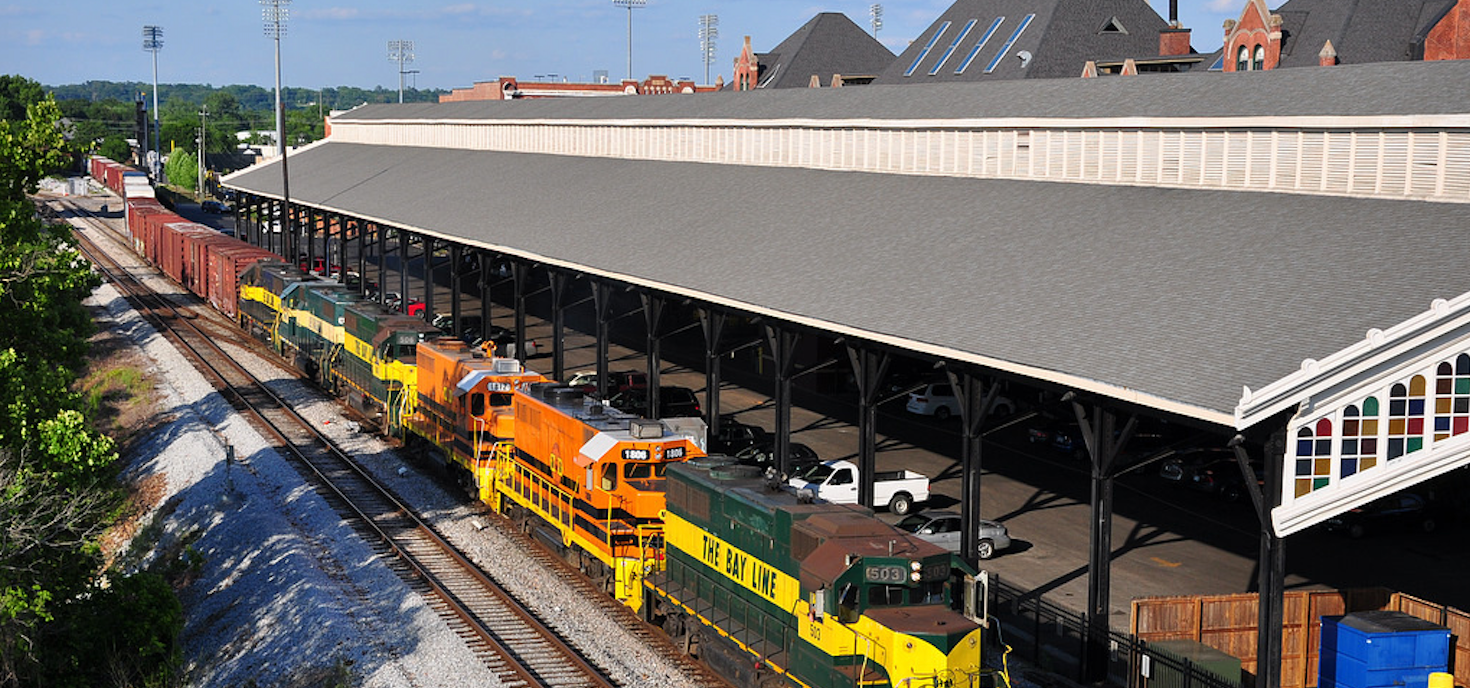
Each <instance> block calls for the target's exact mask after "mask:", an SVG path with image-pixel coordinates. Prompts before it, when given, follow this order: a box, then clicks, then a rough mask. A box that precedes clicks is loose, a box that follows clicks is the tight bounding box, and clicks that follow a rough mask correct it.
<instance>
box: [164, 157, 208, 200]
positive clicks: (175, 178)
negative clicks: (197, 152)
mask: <svg viewBox="0 0 1470 688" xmlns="http://www.w3.org/2000/svg"><path fill="white" fill-rule="evenodd" d="M163 176H164V177H167V178H168V183H169V184H171V185H173V186H177V187H179V188H183V189H188V190H190V191H193V190H194V187H196V186H198V185H199V158H196V157H194V154H193V153H190V152H189V151H186V150H183V149H179V150H176V151H174V152H172V153H170V154H169V156H168V162H166V163H164V164H163Z"/></svg>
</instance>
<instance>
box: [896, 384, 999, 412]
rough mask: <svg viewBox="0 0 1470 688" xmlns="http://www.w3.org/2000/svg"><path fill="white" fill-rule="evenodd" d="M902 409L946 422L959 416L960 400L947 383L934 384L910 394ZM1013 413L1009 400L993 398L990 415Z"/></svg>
mask: <svg viewBox="0 0 1470 688" xmlns="http://www.w3.org/2000/svg"><path fill="white" fill-rule="evenodd" d="M904 408H906V409H908V412H909V413H917V414H919V415H921V416H934V418H935V420H948V419H949V417H950V416H958V415H960V400H959V398H958V397H956V396H955V394H954V388H953V387H950V385H949V383H948V382H935V383H932V384H928V385H925V386H924V388H923V389H920V390H918V391H916V392H910V393H909V403H908V404H907V405H906V406H904ZM1015 412H1016V404H1015V403H1014V402H1012V401H1011V400H1010V399H1007V398H1005V397H1002V396H997V397H996V398H995V407H994V408H993V409H992V410H991V414H992V415H996V416H1009V415H1011V414H1012V413H1015Z"/></svg>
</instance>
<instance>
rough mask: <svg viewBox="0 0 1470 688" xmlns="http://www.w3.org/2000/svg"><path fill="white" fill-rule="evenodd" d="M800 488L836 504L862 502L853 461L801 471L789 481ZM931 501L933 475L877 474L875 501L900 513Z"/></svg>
mask: <svg viewBox="0 0 1470 688" xmlns="http://www.w3.org/2000/svg"><path fill="white" fill-rule="evenodd" d="M787 484H788V485H790V486H791V487H794V488H796V489H798V490H811V491H812V494H813V495H814V496H815V497H816V498H817V499H820V500H823V501H826V502H831V503H833V504H857V503H858V468H857V465H856V464H854V463H853V462H851V461H844V460H833V461H823V462H821V463H819V464H816V465H814V466H811V467H810V468H807V469H806V470H804V471H802V472H801V473H798V474H797V475H796V477H794V478H792V479H791V480H790V481H788V482H787ZM926 501H929V478H927V477H925V476H924V475H923V474H921V473H915V472H913V471H908V470H904V471H880V472H878V473H877V474H875V475H874V476H873V503H872V504H869V505H867V506H877V505H880V504H881V505H887V506H888V510H889V511H892V512H893V513H895V514H898V515H899V516H902V515H904V514H907V513H909V512H910V511H912V510H913V508H914V504H916V503H919V502H926Z"/></svg>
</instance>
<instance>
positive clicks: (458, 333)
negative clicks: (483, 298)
mask: <svg viewBox="0 0 1470 688" xmlns="http://www.w3.org/2000/svg"><path fill="white" fill-rule="evenodd" d="M463 263H464V247H463V246H462V245H460V244H450V245H449V266H450V267H449V320H450V324H451V327H452V329H451V330H450V334H452V335H454V337H455V338H456V339H458V338H460V337H462V336H464V318H462V317H460V316H461V315H462V314H461V312H460V304H459V300H460V299H459V287H460V282H461V281H462V280H463V279H464V265H463Z"/></svg>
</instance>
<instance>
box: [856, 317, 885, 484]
mask: <svg viewBox="0 0 1470 688" xmlns="http://www.w3.org/2000/svg"><path fill="white" fill-rule="evenodd" d="M847 358H848V361H850V362H851V363H852V374H853V378H854V379H855V380H856V381H857V388H858V455H857V465H858V476H859V479H858V503H859V504H872V503H873V475H875V474H876V473H877V470H878V401H879V399H878V398H879V396H880V395H881V394H882V387H883V378H884V377H885V376H887V375H888V360H889V357H888V354H887V353H886V352H882V351H874V350H873V349H872V348H869V347H864V346H858V345H854V344H849V345H847Z"/></svg>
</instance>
